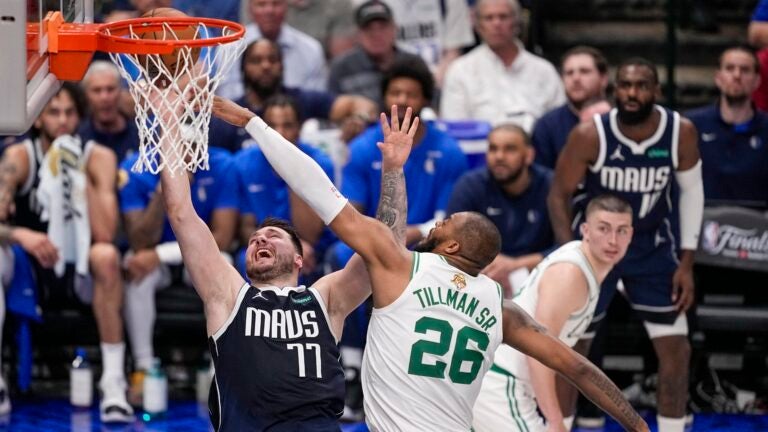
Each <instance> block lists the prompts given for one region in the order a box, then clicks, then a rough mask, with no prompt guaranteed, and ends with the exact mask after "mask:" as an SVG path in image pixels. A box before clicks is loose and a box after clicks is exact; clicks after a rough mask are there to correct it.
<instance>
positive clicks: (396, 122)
mask: <svg viewBox="0 0 768 432" xmlns="http://www.w3.org/2000/svg"><path fill="white" fill-rule="evenodd" d="M390 118H391V120H390V121H391V122H392V130H394V131H395V132H400V117H399V116H398V113H397V105H392V115H391V117H390Z"/></svg>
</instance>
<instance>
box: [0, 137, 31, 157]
mask: <svg viewBox="0 0 768 432" xmlns="http://www.w3.org/2000/svg"><path fill="white" fill-rule="evenodd" d="M31 146H32V139H30V138H26V139H23V140H21V141H17V142H14V143H13V144H8V145H7V146H6V147H5V149H4V150H3V152H2V156H3V159H6V160H13V161H18V162H21V161H26V160H27V159H28V153H27V148H28V147H31Z"/></svg>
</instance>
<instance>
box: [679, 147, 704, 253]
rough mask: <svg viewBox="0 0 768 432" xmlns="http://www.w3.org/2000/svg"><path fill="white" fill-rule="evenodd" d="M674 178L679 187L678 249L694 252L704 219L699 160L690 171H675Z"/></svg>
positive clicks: (702, 187) (702, 185) (702, 186)
mask: <svg viewBox="0 0 768 432" xmlns="http://www.w3.org/2000/svg"><path fill="white" fill-rule="evenodd" d="M675 178H676V179H677V183H678V184H679V185H680V203H679V207H680V208H679V210H680V248H681V249H684V250H696V248H697V247H698V245H699V230H701V220H702V218H703V217H704V184H703V183H702V180H701V160H699V161H698V162H696V165H694V166H693V167H692V168H690V169H687V170H685V171H676V172H675Z"/></svg>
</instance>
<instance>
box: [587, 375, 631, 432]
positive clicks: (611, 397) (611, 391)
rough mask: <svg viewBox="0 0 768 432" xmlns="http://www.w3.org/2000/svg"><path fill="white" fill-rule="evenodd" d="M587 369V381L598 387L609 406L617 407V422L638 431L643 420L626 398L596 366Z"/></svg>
mask: <svg viewBox="0 0 768 432" xmlns="http://www.w3.org/2000/svg"><path fill="white" fill-rule="evenodd" d="M586 367H587V373H586V375H587V380H588V381H589V382H591V383H592V385H594V386H595V387H597V388H598V389H599V390H600V392H601V393H602V394H603V396H604V397H605V398H606V399H607V401H606V402H608V404H610V405H613V406H615V408H616V414H615V417H616V420H618V421H619V422H620V423H621V424H622V425H624V426H625V427H629V428H630V430H636V429H637V428H638V427H640V425H641V424H642V422H643V421H642V419H641V418H640V416H639V415H638V414H637V411H635V410H634V408H632V406H631V405H630V404H629V402H627V400H626V399H625V398H624V395H623V394H622V393H621V390H619V389H618V387H616V385H614V384H613V382H611V380H610V379H609V378H608V377H607V376H605V374H603V373H602V372H600V370H598V369H597V367H596V366H594V365H592V364H588V365H586Z"/></svg>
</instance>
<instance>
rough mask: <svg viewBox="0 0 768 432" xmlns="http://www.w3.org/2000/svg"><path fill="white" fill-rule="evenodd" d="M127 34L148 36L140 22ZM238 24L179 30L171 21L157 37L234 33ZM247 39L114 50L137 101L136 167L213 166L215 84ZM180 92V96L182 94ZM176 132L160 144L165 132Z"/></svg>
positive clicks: (180, 169) (136, 169) (191, 168)
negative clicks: (168, 49)
mask: <svg viewBox="0 0 768 432" xmlns="http://www.w3.org/2000/svg"><path fill="white" fill-rule="evenodd" d="M135 27H136V28H135V29H134V28H133V27H131V28H130V31H129V33H128V34H127V35H126V36H125V37H128V38H131V39H148V37H147V34H146V33H145V32H144V31H143V30H142V28H141V26H140V25H137V26H135ZM235 32H236V29H234V28H228V27H223V28H218V27H217V28H212V27H208V26H206V25H205V24H203V23H198V24H196V25H193V26H190V27H188V28H185V29H183V30H178V29H177V30H176V31H174V29H173V28H171V26H170V25H168V24H167V23H166V24H164V25H163V31H162V32H160V31H156V32H152V34H151V35H152V39H158V40H168V41H170V40H191V39H208V38H211V37H215V36H228V35H230V34H234V33H235ZM244 48H245V43H244V41H243V40H242V39H238V40H236V41H234V42H229V43H222V44H216V45H211V46H206V47H202V48H201V47H194V48H193V47H189V46H180V47H177V48H175V49H174V51H173V52H172V53H170V54H116V53H110V56H111V57H112V60H113V61H114V62H115V64H117V66H118V68H119V69H120V73H121V75H122V76H123V78H124V79H125V80H126V81H127V82H128V88H129V90H130V93H131V96H132V98H133V101H134V104H135V111H136V125H137V126H138V129H139V138H140V142H139V157H138V159H137V161H136V163H135V164H134V165H133V167H132V168H131V170H133V171H134V172H144V171H149V172H151V173H153V174H157V173H159V172H160V171H161V170H163V168H168V170H169V171H170V172H171V173H172V174H175V173H176V172H184V171H191V172H195V171H197V170H198V169H203V170H207V169H208V124H209V123H210V120H211V109H212V107H213V98H214V92H215V90H216V88H217V87H218V86H219V83H220V82H221V80H222V78H223V77H224V76H225V74H226V72H227V71H228V70H229V68H230V67H231V66H232V64H233V63H234V62H235V60H237V59H238V58H239V57H240V55H241V54H242V52H243V50H244ZM179 95H181V96H179ZM166 135H167V136H173V137H174V138H173V139H172V140H168V139H166V140H165V141H167V142H166V143H163V144H162V145H161V141H160V139H161V137H163V136H166Z"/></svg>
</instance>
